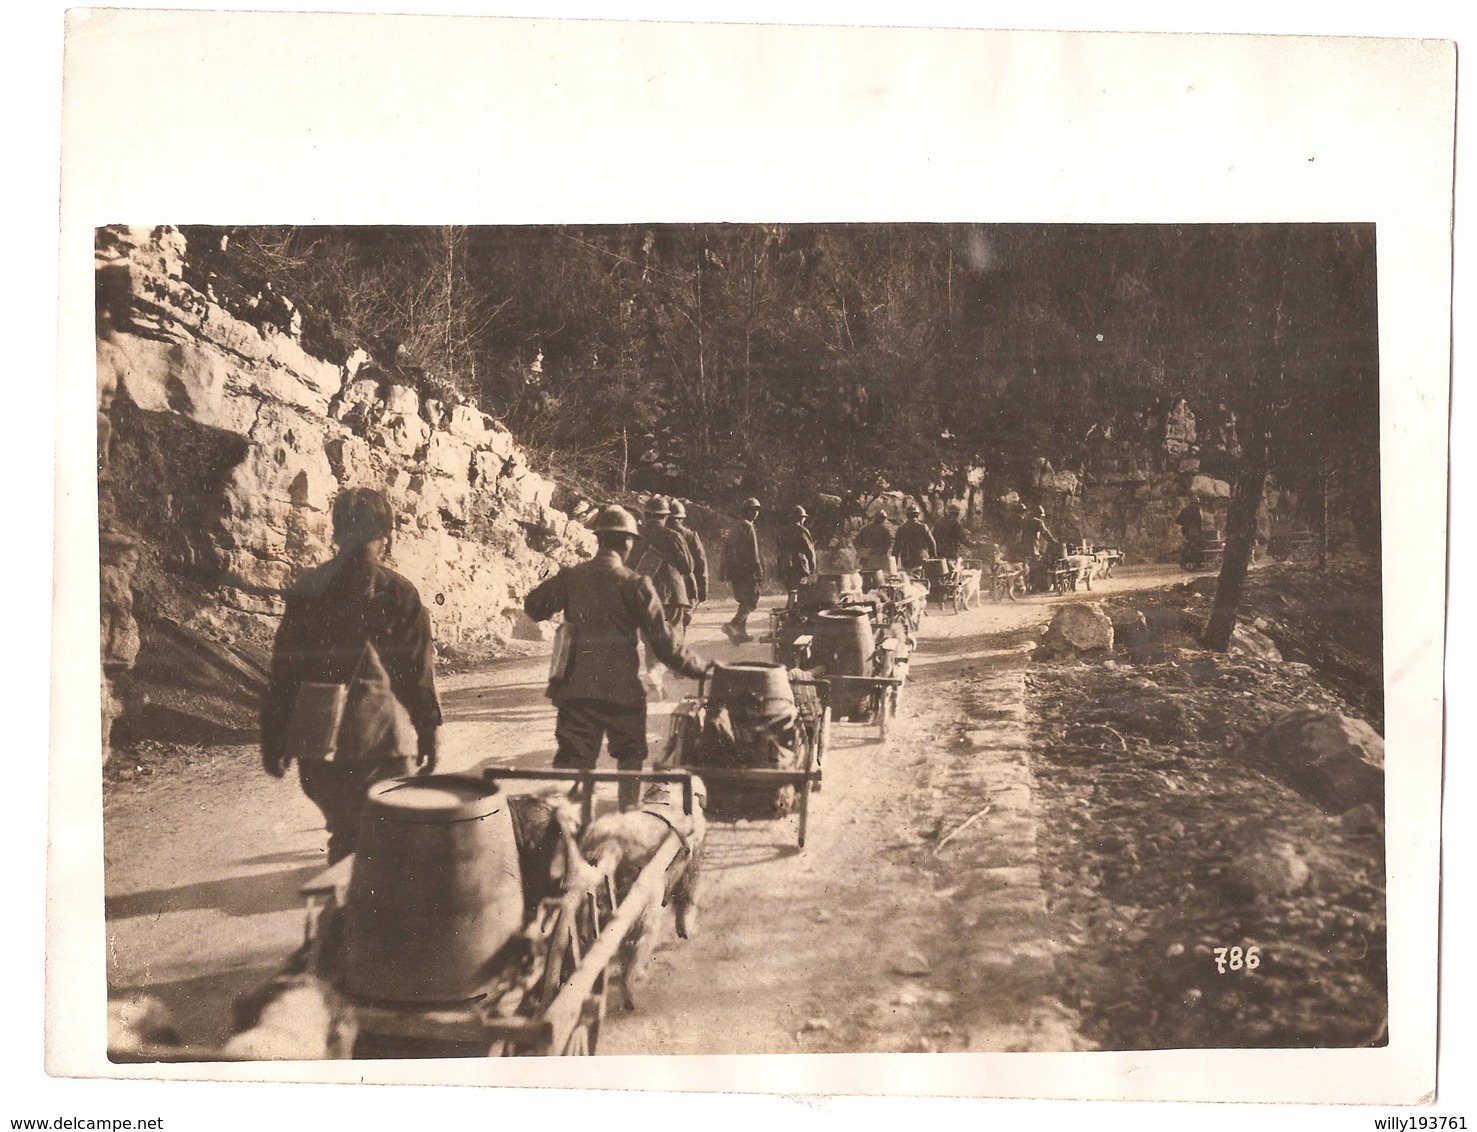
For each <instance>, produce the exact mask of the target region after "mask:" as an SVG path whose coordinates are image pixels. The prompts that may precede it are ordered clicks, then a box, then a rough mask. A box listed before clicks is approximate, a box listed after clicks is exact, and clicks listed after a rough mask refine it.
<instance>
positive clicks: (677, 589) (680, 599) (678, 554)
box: [631, 495, 693, 697]
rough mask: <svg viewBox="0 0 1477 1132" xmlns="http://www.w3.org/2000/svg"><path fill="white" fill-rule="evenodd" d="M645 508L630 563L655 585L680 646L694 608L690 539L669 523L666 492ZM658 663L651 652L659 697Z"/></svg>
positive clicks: (650, 670)
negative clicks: (638, 538) (691, 583)
mask: <svg viewBox="0 0 1477 1132" xmlns="http://www.w3.org/2000/svg"><path fill="white" fill-rule="evenodd" d="M645 510H646V518H645V522H643V523H642V524H641V537H640V540H639V541H638V542H637V544H636V547H635V549H634V550H633V551H632V552H631V564H632V566H633V567H634V569H635V570H636V573H638V574H644V575H646V577H648V578H650V579H651V584H652V585H653V586H655V587H656V596H657V597H658V598H660V599H661V603H662V612H663V614H664V615H665V617H666V619H667V631H668V632H669V633H670V634H671V635H672V640H673V641H675V642H676V643H677V644H678V645H679V646H680V645H682V644H683V643H684V642H685V641H686V640H687V622H688V616H687V615H688V613H689V611H690V610H691V609H692V596H691V588H690V586H689V584H688V579H689V578H690V577H691V576H692V573H693V566H692V554H691V552H690V551H689V550H688V549H687V540H686V539H684V538H683V537H682V536H681V535H680V534H678V533H677V532H676V531H674V530H672V528H671V527H669V526H667V519H668V517H669V516H670V515H671V512H672V507H671V504H670V503H668V501H667V498H666V496H664V495H653V496H652V497H651V498H650V499H648V500H647V501H646V508H645ZM658 664H660V661H659V660H658V659H657V657H656V655H655V654H653V653H651V652H648V653H647V657H646V675H647V679H648V681H649V682H650V684H651V689H652V691H653V692H655V693H656V694H657V696H658V697H660V696H661V694H662V677H661V670H660V669H659V668H658V667H657V666H658Z"/></svg>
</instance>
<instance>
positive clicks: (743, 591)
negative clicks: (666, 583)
mask: <svg viewBox="0 0 1477 1132" xmlns="http://www.w3.org/2000/svg"><path fill="white" fill-rule="evenodd" d="M760 509H761V508H760V505H759V500H757V499H755V498H754V497H753V496H752V495H751V496H749V498H748V499H745V500H744V501H743V502H742V503H740V504H739V523H738V525H737V526H736V527H734V528H733V530H731V531H729V533H728V541H727V542H726V543H724V546H723V577H724V579H725V580H726V581H727V582H728V584H729V585H730V586H732V587H733V599H734V600H735V601H736V602H738V610H737V612H735V613H734V615H733V620H732V621H729V622H727V623H725V624H724V626H723V635H724V636H726V637H727V638H728V639H729V640H730V641H732V642H733V643H734V644H736V645H741V644H743V643H744V642H745V641H751V640H753V638H752V637H750V636H749V632H748V623H749V614H751V613H753V612H754V610H756V609H758V608H759V583H760V582H762V581H763V580H764V567H763V565H762V564H761V563H760V561H759V532H758V531H756V530H755V529H754V520H755V519H757V518H759V511H760Z"/></svg>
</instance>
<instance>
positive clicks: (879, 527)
mask: <svg viewBox="0 0 1477 1132" xmlns="http://www.w3.org/2000/svg"><path fill="white" fill-rule="evenodd" d="M853 541H854V542H855V543H856V556H857V568H858V569H860V570H861V571H862V572H863V573H864V574H867V575H869V577H868V578H867V579H866V580H867V583H868V588H872V589H875V588H876V587H877V586H879V585H881V584H882V579H883V577H884V576H885V575H886V574H887V572H888V571H889V570H891V569H892V541H893V535H892V528H891V527H889V526H888V525H887V520H886V519H882V520H880V521H879V520H876V519H874V520H873V521H872V522H870V523H868V524H867V525H866V526H865V527H863V528H862V529H861V530H859V531H857V533H856V538H855V539H854V540H853Z"/></svg>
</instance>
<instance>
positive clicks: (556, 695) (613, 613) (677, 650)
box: [523, 549, 703, 798]
mask: <svg viewBox="0 0 1477 1132" xmlns="http://www.w3.org/2000/svg"><path fill="white" fill-rule="evenodd" d="M523 608H524V611H525V612H527V614H528V615H529V616H530V617H532V618H533V619H534V620H535V621H547V620H548V619H549V618H550V617H552V616H554V614H556V613H560V612H562V613H563V614H564V617H565V620H566V621H567V622H568V623H569V624H570V625H571V626H573V630H574V646H573V655H572V659H571V662H570V665H569V669H568V672H567V674H566V676H565V677H564V679H562V680H560V681H557V682H555V681H550V683H549V688H548V696H549V698H550V699H551V700H553V701H554V703H555V704H556V705H557V706H558V708H559V719H558V723H557V724H556V725H555V730H554V736H555V740H556V742H557V745H558V747H557V750H556V751H555V754H554V765H555V766H556V767H564V768H571V767H572V768H579V769H584V770H592V769H594V766H595V762H596V760H597V759H598V758H599V755H600V743H601V740H602V739H603V738H605V737H606V736H609V740H610V754H611V757H612V758H614V759H615V762H616V766H618V767H619V768H620V769H621V770H640V769H641V766H642V764H643V763H645V761H646V754H647V747H646V691H645V689H644V688H643V687H642V685H641V658H640V654H639V652H638V650H637V639H638V637H644V638H645V639H646V643H647V645H648V646H649V647H650V648H651V650H652V651H653V652H654V653H655V654H656V656H657V658H658V659H660V660H661V661H662V662H663V663H664V664H666V665H667V667H669V668H671V669H672V670H673V671H674V672H679V673H681V674H682V675H684V676H690V677H693V678H694V679H696V678H698V677H700V676H702V675H703V665H702V663H701V661H699V660H698V658H697V657H695V656H694V655H693V654H692V653H690V652H688V651H687V650H686V649H684V648H683V647H682V646H681V645H679V644H676V643H675V642H674V641H673V639H672V634H671V632H670V630H669V629H668V627H667V621H666V617H665V615H664V613H663V609H662V603H661V600H660V599H659V598H658V597H657V591H656V588H655V587H654V586H653V584H652V579H650V578H647V577H644V576H642V575H641V574H638V573H636V572H635V571H634V570H631V569H629V568H627V567H626V566H625V565H624V564H623V563H622V562H621V557H620V555H619V554H617V553H616V552H615V551H614V550H609V549H602V550H600V551H599V552H598V553H596V555H595V557H594V558H592V559H590V560H589V561H588V562H581V563H580V564H579V565H577V566H566V567H565V568H564V569H562V570H560V571H559V572H558V573H557V574H555V575H554V576H553V577H551V578H547V579H545V580H544V581H543V582H541V583H539V585H537V586H535V587H534V589H533V591H532V592H531V593H529V595H528V597H527V598H525V599H524V602H523ZM623 785H624V784H623ZM622 796H623V798H626V797H629V796H630V792H628V791H622Z"/></svg>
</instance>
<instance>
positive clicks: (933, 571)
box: [923, 558, 982, 613]
mask: <svg viewBox="0 0 1477 1132" xmlns="http://www.w3.org/2000/svg"><path fill="white" fill-rule="evenodd" d="M981 575H982V571H981V569H980V564H979V563H978V562H975V561H974V560H972V559H967V558H961V559H949V558H929V559H925V560H924V563H923V580H924V581H925V582H926V583H927V584H928V599H927V600H929V601H936V602H938V606H939V612H940V613H942V612H943V610H944V606H945V605H949V606H951V607H952V608H953V610H954V612H955V613H962V612H964V611H965V610H967V609H970V608H972V607H973V605H974V604H977V603H978V602H979V593H980V577H981Z"/></svg>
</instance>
